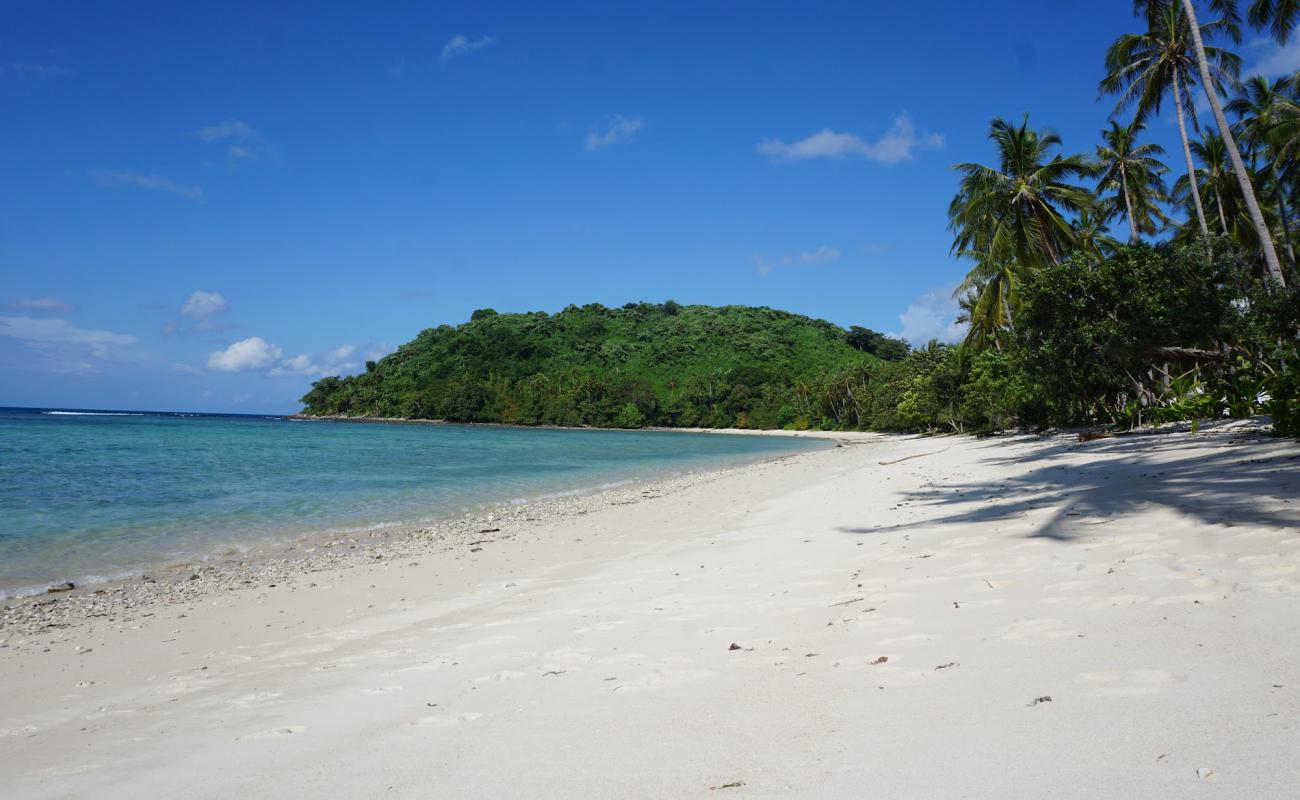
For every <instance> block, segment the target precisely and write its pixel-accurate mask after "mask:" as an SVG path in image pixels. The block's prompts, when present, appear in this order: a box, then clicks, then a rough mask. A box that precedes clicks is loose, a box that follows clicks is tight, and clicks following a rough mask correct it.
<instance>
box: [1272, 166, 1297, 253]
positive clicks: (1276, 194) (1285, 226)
mask: <svg viewBox="0 0 1300 800" xmlns="http://www.w3.org/2000/svg"><path fill="white" fill-rule="evenodd" d="M1269 170H1270V171H1272V173H1273V198H1274V199H1275V200H1276V201H1277V216H1278V219H1280V220H1282V238H1283V241H1284V242H1285V244H1286V255H1287V261H1289V262H1291V271H1292V272H1295V247H1294V246H1293V245H1292V244H1291V222H1290V221H1289V220H1287V218H1286V200H1284V199H1283V197H1282V177H1281V176H1280V175H1278V174H1277V162H1272V163H1270V164H1269Z"/></svg>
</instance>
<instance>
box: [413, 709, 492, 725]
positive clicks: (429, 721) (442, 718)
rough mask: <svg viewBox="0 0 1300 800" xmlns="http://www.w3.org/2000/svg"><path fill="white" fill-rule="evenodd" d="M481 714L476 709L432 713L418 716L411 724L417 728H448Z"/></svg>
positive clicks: (474, 718)
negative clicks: (457, 712) (461, 711)
mask: <svg viewBox="0 0 1300 800" xmlns="http://www.w3.org/2000/svg"><path fill="white" fill-rule="evenodd" d="M482 716H483V715H482V714H480V713H478V712H477V711H466V712H464V713H462V714H434V715H432V716H428V717H420V718H419V719H417V720H416V721H414V722H412V723H411V724H412V725H414V726H416V727H417V728H450V727H453V726H455V725H461V724H464V723H466V722H473V721H474V720H476V719H478V718H479V717H482Z"/></svg>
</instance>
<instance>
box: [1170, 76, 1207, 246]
mask: <svg viewBox="0 0 1300 800" xmlns="http://www.w3.org/2000/svg"><path fill="white" fill-rule="evenodd" d="M1174 112H1175V114H1176V116H1177V117H1178V135H1179V136H1180V137H1182V140H1183V158H1185V159H1187V185H1188V186H1190V187H1191V189H1192V205H1194V206H1196V221H1197V223H1199V224H1200V226H1201V235H1202V236H1204V237H1205V238H1206V239H1209V238H1210V229H1209V227H1208V226H1206V224H1205V209H1204V208H1202V207H1201V187H1200V186H1198V185H1197V183H1196V165H1195V164H1193V163H1192V146H1191V145H1190V144H1188V143H1187V122H1186V120H1184V119H1183V93H1182V90H1181V84H1180V82H1179V80H1178V70H1174Z"/></svg>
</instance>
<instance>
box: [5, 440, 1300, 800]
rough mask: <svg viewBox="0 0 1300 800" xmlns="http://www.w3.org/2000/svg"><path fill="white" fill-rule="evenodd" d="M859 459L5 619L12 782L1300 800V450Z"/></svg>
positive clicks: (177, 793)
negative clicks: (123, 602)
mask: <svg viewBox="0 0 1300 800" xmlns="http://www.w3.org/2000/svg"><path fill="white" fill-rule="evenodd" d="M857 439H858V441H857V442H856V443H854V444H853V445H852V446H845V447H842V448H839V449H833V450H826V451H821V452H815V453H810V454H806V455H801V456H797V457H795V458H791V459H786V460H783V461H778V462H771V463H767V464H760V465H755V466H751V467H745V468H742V469H739V470H733V471H728V472H724V473H719V474H715V475H712V476H707V477H704V478H699V479H695V480H693V481H688V482H686V483H685V484H683V485H679V486H678V488H676V489H674V490H672V491H671V492H667V493H663V494H661V495H660V496H658V497H647V498H646V499H644V500H642V501H641V502H636V503H634V504H625V503H622V502H620V504H619V505H611V506H608V507H605V508H603V509H601V510H598V511H594V512H592V513H588V514H584V515H580V516H569V517H565V518H559V519H552V520H550V521H541V522H532V523H527V522H523V521H515V520H512V521H510V522H509V523H508V524H509V525H510V526H511V527H512V528H513V530H512V531H507V532H506V533H510V534H513V535H512V536H509V537H508V538H505V539H501V540H497V541H493V542H490V543H486V544H480V545H478V547H479V548H480V549H478V550H477V551H475V550H473V549H471V548H469V547H460V548H458V549H456V550H453V551H448V552H442V553H439V552H434V551H432V550H431V551H430V552H428V553H427V554H424V555H422V556H420V555H417V556H411V557H403V558H401V559H384V560H379V561H375V562H374V563H373V564H370V565H363V566H347V567H342V568H332V569H329V570H326V571H321V572H314V573H310V574H301V575H298V576H296V577H293V576H291V577H289V578H288V579H278V580H276V581H274V585H272V584H271V583H270V582H262V583H260V584H258V585H250V586H247V587H243V588H235V587H230V586H226V587H222V588H221V589H219V590H214V591H212V592H210V593H208V594H207V595H203V596H200V597H198V598H195V599H191V600H189V601H187V602H180V603H170V604H169V603H165V602H162V601H159V602H158V603H156V604H154V605H153V606H150V607H144V608H135V609H132V611H131V613H130V614H129V616H124V615H119V614H115V615H113V616H105V617H96V618H90V619H86V620H84V621H81V622H78V623H73V624H71V625H69V626H68V627H58V628H47V629H46V630H44V631H41V632H40V633H38V634H34V635H33V634H31V633H22V632H18V633H16V632H14V631H7V632H5V633H3V634H0V635H3V636H5V637H7V639H6V641H5V642H4V643H3V645H4V646H3V647H0V776H2V777H0V795H3V796H4V797H6V798H27V797H88V796H96V797H150V798H151V797H186V798H196V797H214V798H215V797H240V798H261V797H275V798H285V797H338V798H368V797H402V798H417V797H418V798H426V797H448V798H452V797H485V798H514V797H529V798H551V797H555V798H559V797H564V798H568V797H574V798H594V797H602V798H603V797H662V798H680V797H774V796H791V797H887V798H894V799H896V798H931V797H953V798H955V797H968V798H1012V797H1035V798H1037V797H1052V798H1099V797H1134V798H1180V799H1181V798H1199V797H1225V798H1227V797H1232V798H1245V797H1250V798H1284V797H1285V798H1292V797H1297V796H1300V795H1298V794H1297V793H1298V792H1300V789H1298V788H1297V787H1300V758H1298V756H1300V500H1297V488H1298V481H1300V478H1297V475H1300V444H1297V443H1296V442H1287V441H1283V440H1276V439H1267V438H1263V437H1259V436H1256V435H1252V434H1249V433H1234V432H1232V431H1229V430H1223V429H1220V430H1217V431H1212V432H1207V433H1201V434H1196V435H1191V434H1169V435H1160V436H1128V437H1117V438H1113V439H1105V440H1100V441H1094V442H1089V443H1084V444H1081V443H1078V442H1076V441H1074V440H1073V439H1072V438H1066V437H1064V436H1061V437H1051V438H1045V439H1039V438H1036V437H1014V438H999V439H987V440H976V439H971V438H963V437H946V438H934V439H925V438H912V437H873V436H866V435H863V436H860V437H857ZM733 645H734V647H733ZM1049 697H1050V701H1049V700H1047V699H1046V698H1049Z"/></svg>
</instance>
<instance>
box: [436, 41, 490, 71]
mask: <svg viewBox="0 0 1300 800" xmlns="http://www.w3.org/2000/svg"><path fill="white" fill-rule="evenodd" d="M496 41H497V40H496V37H494V36H480V37H479V38H477V39H470V38H468V37H467V36H465V35H464V34H462V33H458V34H456V35H455V36H453V37H451V39H450V40H448V42H447V43H446V44H444V45H443V46H442V56H441V57H440V60H441V61H442V63H444V64H446V63H447V62H448V61H450V60H451V59H453V58H455V57H456V56H464V55H469V54H470V53H473V52H475V51H478V50H482V49H483V48H485V47H487V46H489V45H492V44H496Z"/></svg>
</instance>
